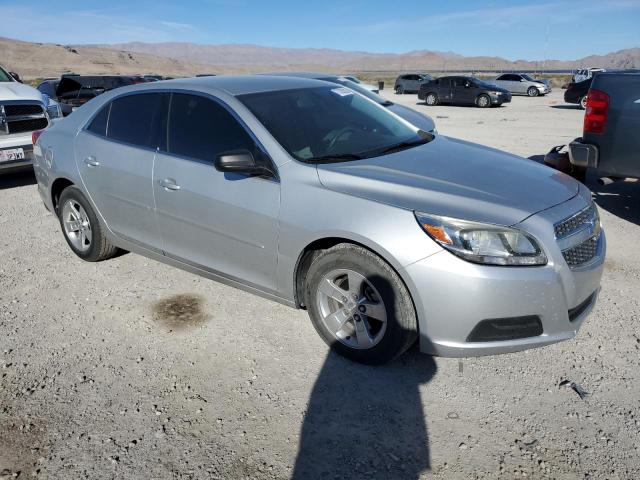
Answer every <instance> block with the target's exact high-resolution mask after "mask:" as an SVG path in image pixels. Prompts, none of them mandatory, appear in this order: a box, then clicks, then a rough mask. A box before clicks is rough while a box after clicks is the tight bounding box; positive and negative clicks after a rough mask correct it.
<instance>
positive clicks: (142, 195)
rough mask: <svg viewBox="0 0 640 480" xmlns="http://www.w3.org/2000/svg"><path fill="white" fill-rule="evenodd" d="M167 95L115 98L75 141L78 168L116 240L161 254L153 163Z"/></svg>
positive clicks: (149, 94)
mask: <svg viewBox="0 0 640 480" xmlns="http://www.w3.org/2000/svg"><path fill="white" fill-rule="evenodd" d="M164 98H165V94H162V93H143V94H132V95H125V96H122V97H119V98H116V99H115V100H113V101H112V102H111V103H109V104H107V105H106V106H105V107H103V108H102V110H101V111H100V112H98V114H97V115H96V116H95V117H94V118H93V120H92V121H91V122H90V123H89V125H88V127H87V128H86V129H84V130H81V131H80V133H79V134H78V136H77V137H76V164H77V166H78V170H79V171H80V176H81V178H82V181H83V182H84V185H85V187H86V191H87V192H88V194H89V196H90V197H91V200H93V203H94V205H95V206H96V208H97V210H98V212H99V213H100V215H102V217H103V219H104V221H105V222H106V223H107V225H108V227H109V228H110V229H111V230H112V231H113V232H114V233H115V234H117V235H118V236H121V237H123V238H125V239H127V240H129V241H131V242H134V243H137V244H140V245H142V246H145V247H149V248H155V249H157V250H159V249H160V246H161V243H160V237H159V232H158V228H157V225H156V220H155V215H154V211H153V209H154V201H153V185H152V174H153V162H154V157H155V154H156V148H157V147H158V144H159V140H160V138H159V137H160V132H161V121H162V118H163V112H162V110H163V104H164Z"/></svg>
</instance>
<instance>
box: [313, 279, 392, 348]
mask: <svg viewBox="0 0 640 480" xmlns="http://www.w3.org/2000/svg"><path fill="white" fill-rule="evenodd" d="M316 305H317V307H318V311H319V312H320V316H321V318H322V322H323V324H324V326H325V327H326V329H327V330H328V331H329V332H331V333H332V334H333V336H334V337H335V338H336V340H338V341H339V342H341V343H342V344H344V345H346V346H348V347H350V348H354V349H358V350H363V349H369V348H372V347H374V346H375V345H377V344H378V343H379V342H380V340H382V338H383V336H384V333H385V331H386V329H387V309H386V307H385V305H384V302H383V301H382V297H381V295H380V293H379V292H378V290H377V289H376V288H375V287H374V286H373V285H372V284H371V283H370V282H369V281H368V280H367V279H366V278H365V277H364V276H363V275H361V274H360V273H358V272H356V271H354V270H349V269H337V270H332V271H330V272H328V273H327V274H326V275H324V276H323V277H322V280H321V281H320V283H319V285H318V289H317V292H316Z"/></svg>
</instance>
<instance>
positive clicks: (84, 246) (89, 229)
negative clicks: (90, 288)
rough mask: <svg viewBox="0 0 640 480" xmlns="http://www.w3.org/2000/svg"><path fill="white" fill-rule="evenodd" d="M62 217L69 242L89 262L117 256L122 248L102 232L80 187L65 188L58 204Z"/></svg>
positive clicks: (61, 220)
mask: <svg viewBox="0 0 640 480" xmlns="http://www.w3.org/2000/svg"><path fill="white" fill-rule="evenodd" d="M58 205H59V206H58V219H59V220H60V226H61V227H62V233H63V234H64V238H65V240H66V241H67V244H68V245H69V247H70V248H71V250H73V253H75V254H76V255H77V256H79V257H80V258H82V259H83V260H86V261H87V262H99V261H101V260H106V259H107V258H110V257H112V256H114V255H115V254H116V253H117V251H118V249H117V248H116V247H114V246H113V245H111V243H110V242H109V241H108V240H107V239H106V237H105V236H104V234H103V232H102V226H101V225H100V222H99V221H98V217H97V216H96V214H95V212H94V211H93V208H91V204H90V203H89V202H88V201H87V198H86V197H85V196H84V194H83V193H82V192H81V191H80V190H79V189H78V188H77V187H73V186H71V187H67V188H65V189H64V190H63V191H62V194H61V195H60V199H59V203H58Z"/></svg>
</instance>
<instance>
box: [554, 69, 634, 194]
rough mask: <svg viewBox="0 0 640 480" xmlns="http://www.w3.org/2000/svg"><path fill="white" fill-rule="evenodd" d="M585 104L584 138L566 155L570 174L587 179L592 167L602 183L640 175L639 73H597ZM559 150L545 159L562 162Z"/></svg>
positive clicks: (555, 162)
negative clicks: (559, 157) (639, 133)
mask: <svg viewBox="0 0 640 480" xmlns="http://www.w3.org/2000/svg"><path fill="white" fill-rule="evenodd" d="M581 83H582V82H581ZM585 103H586V112H585V114H584V126H583V132H582V137H581V138H576V139H575V140H574V141H573V142H571V143H570V144H569V152H568V155H567V154H564V156H565V159H566V157H567V156H568V162H566V161H565V162H563V163H564V164H565V165H566V164H567V163H568V164H569V166H570V173H571V174H572V175H573V176H574V177H575V178H577V179H578V180H582V181H584V179H585V177H586V172H587V169H593V170H595V172H596V174H597V176H598V177H601V182H602V183H610V182H611V181H614V180H617V179H624V178H626V177H634V178H640V157H639V156H638V152H639V151H640V138H639V137H638V132H640V73H598V74H597V75H594V76H593V78H592V83H591V89H590V90H589V93H588V94H587V100H586V102H585ZM560 149H561V147H555V148H554V149H553V150H552V151H551V152H549V154H548V155H547V156H546V157H545V162H546V163H548V164H551V165H554V166H556V165H559V164H560V161H559V160H560V159H558V156H561V155H562V154H560V153H559V152H560Z"/></svg>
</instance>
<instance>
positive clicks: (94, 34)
mask: <svg viewBox="0 0 640 480" xmlns="http://www.w3.org/2000/svg"><path fill="white" fill-rule="evenodd" d="M0 24H1V25H2V29H1V30H0V36H5V37H10V38H18V39H22V40H29V41H37V42H51V43H63V44H70V43H76V44H79V43H121V42H129V41H145V42H165V41H171V42H174V41H184V42H195V43H214V44H220V43H252V44H259V45H266V46H275V47H317V48H336V49H342V50H363V51H371V52H407V51H411V50H423V49H426V50H438V51H452V52H456V53H460V54H462V55H490V56H494V55H497V56H502V57H505V58H509V59H512V60H513V59H519V58H524V59H530V60H533V59H540V60H542V59H545V58H546V59H553V58H555V59H576V58H580V57H583V56H586V55H589V54H592V53H596V54H602V53H608V52H611V51H614V50H620V49H622V48H629V47H637V46H640V0H579V1H575V0H573V1H565V0H558V1H553V0H550V1H547V0H540V1H536V2H531V1H525V0H515V1H497V0H496V1H488V2H481V1H475V0H458V1H447V0H438V1H433V0H420V1H413V0H405V1H388V0H387V1H384V2H377V1H364V0H355V1H348V0H316V1H309V0H307V1H304V0H298V1H295V2H294V1H277V0H273V1H268V0H267V1H264V0H263V1H254V0H200V1H198V0H181V1H173V2H162V1H159V0H141V1H133V0H107V1H97V2H87V1H86V0H85V1H79V0H78V1H76V0H0Z"/></svg>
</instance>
